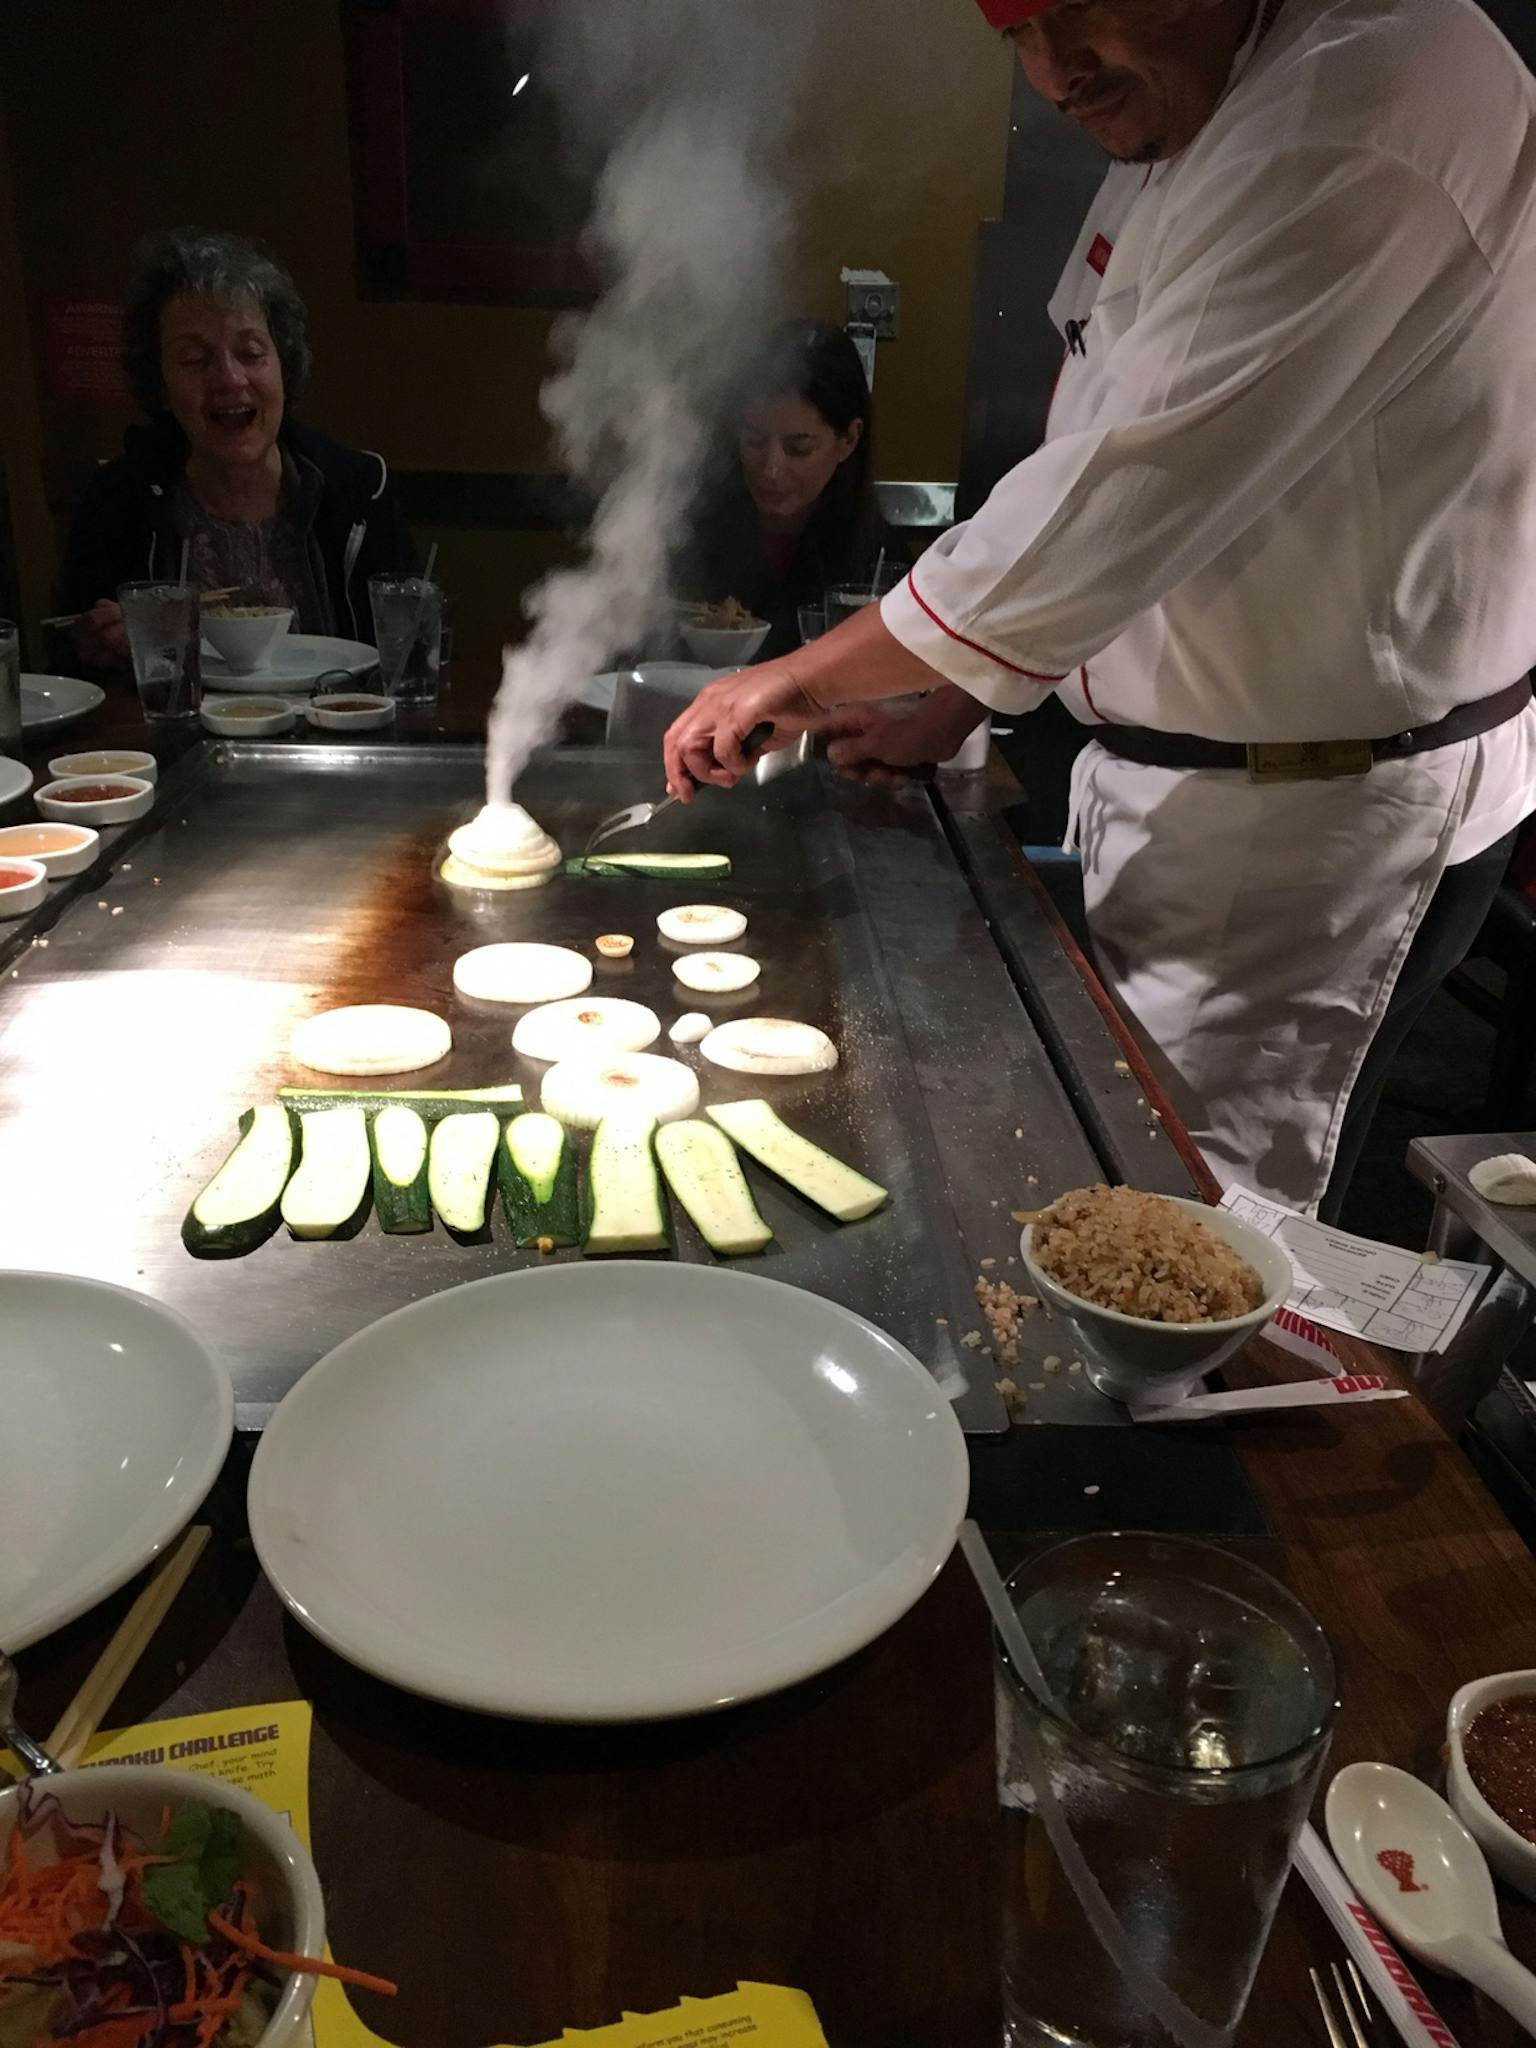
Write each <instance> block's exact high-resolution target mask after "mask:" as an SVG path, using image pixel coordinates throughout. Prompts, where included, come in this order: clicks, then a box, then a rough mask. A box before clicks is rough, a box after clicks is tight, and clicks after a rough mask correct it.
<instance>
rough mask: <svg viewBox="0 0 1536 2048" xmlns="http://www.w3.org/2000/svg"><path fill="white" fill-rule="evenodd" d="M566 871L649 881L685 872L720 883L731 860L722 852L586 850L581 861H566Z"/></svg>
mask: <svg viewBox="0 0 1536 2048" xmlns="http://www.w3.org/2000/svg"><path fill="white" fill-rule="evenodd" d="M565 872H566V873H567V874H568V875H599V876H605V877H608V878H609V879H612V878H615V877H618V876H621V875H640V876H642V877H644V878H645V879H646V880H649V881H652V882H675V881H677V880H678V879H679V878H680V877H682V876H684V875H687V876H689V877H690V878H691V879H692V880H694V881H699V882H723V881H724V880H725V878H726V876H727V875H728V874H729V873H730V872H731V863H730V858H729V856H728V855H727V854H723V853H589V854H585V855H584V856H583V857H582V858H581V859H580V860H568V861H567V862H566V864H565Z"/></svg>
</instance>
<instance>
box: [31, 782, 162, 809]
mask: <svg viewBox="0 0 1536 2048" xmlns="http://www.w3.org/2000/svg"><path fill="white" fill-rule="evenodd" d="M142 794H143V792H142V791H141V790H137V789H134V788H132V787H130V785H129V784H128V783H126V782H81V783H77V784H76V786H75V787H74V788H73V789H56V790H53V791H52V792H51V796H52V800H53V802H54V803H56V804H107V803H116V802H117V801H118V799H119V798H120V797H125V796H140V795H142Z"/></svg>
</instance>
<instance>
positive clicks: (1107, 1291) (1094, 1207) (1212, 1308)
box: [1032, 1187, 1264, 1323]
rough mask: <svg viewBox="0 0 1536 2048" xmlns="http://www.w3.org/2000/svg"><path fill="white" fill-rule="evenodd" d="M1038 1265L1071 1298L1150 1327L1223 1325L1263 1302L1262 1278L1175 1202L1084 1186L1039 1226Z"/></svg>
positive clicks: (1047, 1213)
mask: <svg viewBox="0 0 1536 2048" xmlns="http://www.w3.org/2000/svg"><path fill="white" fill-rule="evenodd" d="M1032 1248H1033V1253H1034V1258H1035V1262H1036V1264H1037V1265H1038V1266H1039V1267H1040V1268H1041V1270H1042V1271H1043V1272H1046V1273H1049V1274H1050V1276H1051V1278H1052V1279H1053V1280H1055V1281H1056V1282H1057V1284H1058V1285H1059V1286H1061V1287H1063V1288H1064V1289H1065V1290H1066V1292H1067V1293H1068V1294H1075V1295H1076V1296H1077V1297H1078V1299H1079V1300H1081V1301H1087V1302H1092V1303H1094V1304H1095V1305H1096V1306H1097V1307H1100V1308H1112V1309H1118V1310H1119V1312H1120V1313H1121V1314H1122V1315H1130V1316H1142V1317H1145V1318H1146V1320H1147V1321H1149V1322H1160V1323H1204V1322H1222V1321H1226V1320H1228V1319H1229V1318H1231V1317H1233V1316H1243V1315H1247V1314H1249V1313H1250V1312H1251V1311H1252V1310H1253V1309H1256V1308H1257V1307H1258V1306H1259V1304H1260V1302H1261V1301H1262V1300H1263V1299H1264V1286H1263V1282H1262V1281H1261V1280H1260V1278H1259V1276H1258V1274H1257V1273H1256V1272H1255V1271H1254V1270H1253V1268H1252V1267H1251V1266H1250V1265H1249V1264H1248V1262H1247V1260H1246V1259H1243V1258H1241V1257H1240V1256H1239V1255H1238V1253H1237V1252H1235V1251H1234V1250H1233V1248H1232V1247H1231V1245H1229V1244H1227V1243H1226V1242H1225V1241H1224V1240H1223V1239H1221V1238H1219V1237H1217V1235H1216V1234H1215V1232H1214V1231H1212V1230H1209V1229H1207V1227H1206V1226H1205V1224H1203V1223H1202V1222H1200V1220H1199V1219H1198V1217H1195V1216H1191V1215H1190V1214H1189V1213H1188V1211H1187V1210H1184V1209H1181V1208H1179V1206H1178V1205H1177V1203H1175V1202H1170V1201H1168V1200H1166V1199H1165V1198H1164V1197H1163V1196H1161V1195H1144V1194H1139V1193H1138V1192H1137V1191H1136V1190H1135V1189H1134V1188H1106V1187H1096V1188H1078V1189H1076V1190H1075V1191H1074V1192H1073V1193H1072V1194H1069V1195H1063V1196H1062V1197H1061V1198H1060V1200H1059V1201H1057V1202H1055V1203H1053V1204H1052V1206H1051V1207H1050V1208H1049V1209H1047V1210H1046V1211H1045V1213H1044V1214H1043V1215H1042V1216H1041V1217H1040V1219H1039V1221H1038V1222H1037V1223H1036V1225H1035V1229H1034V1237H1033V1239H1032Z"/></svg>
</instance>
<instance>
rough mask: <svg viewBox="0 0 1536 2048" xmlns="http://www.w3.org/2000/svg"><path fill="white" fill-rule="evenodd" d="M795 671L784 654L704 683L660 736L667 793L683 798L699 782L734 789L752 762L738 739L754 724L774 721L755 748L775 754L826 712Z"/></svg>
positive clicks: (690, 796)
mask: <svg viewBox="0 0 1536 2048" xmlns="http://www.w3.org/2000/svg"><path fill="white" fill-rule="evenodd" d="M794 671H795V657H794V656H793V655H789V656H786V657H785V659H784V660H782V661H765V662H764V663H762V665H761V666H760V667H758V668H748V669H743V670H742V672H741V674H740V675H738V676H723V677H722V678H721V679H720V681H719V682H718V683H706V684H705V686H704V688H703V689H702V690H700V692H699V694H698V696H697V697H695V698H694V700H693V702H692V703H691V704H690V705H689V706H688V709H687V710H686V711H685V712H684V713H683V715H682V716H681V718H679V719H678V720H677V721H676V722H675V724H674V725H673V726H672V728H671V730H670V731H669V732H668V734H667V736H666V738H665V740H663V742H662V754H663V757H664V759H665V761H666V764H667V789H668V791H669V792H670V794H672V795H673V796H676V797H680V798H681V799H682V801H683V802H684V803H685V804H686V803H690V802H692V800H693V797H694V796H695V794H696V793H697V790H698V788H699V786H700V785H701V784H703V783H709V784H711V785H712V786H713V787H714V788H716V789H734V788H735V786H736V784H737V783H738V782H740V780H741V778H742V777H743V776H744V775H745V774H746V773H747V772H748V771H749V769H750V768H751V766H752V762H751V761H750V760H748V758H747V756H746V755H745V754H744V753H743V752H742V746H741V743H742V741H743V740H744V739H745V738H746V737H747V735H748V733H750V732H752V731H753V730H754V729H755V728H756V727H757V726H759V725H771V726H772V727H773V732H772V735H771V737H770V738H769V739H768V741H767V742H766V743H765V744H764V745H763V746H762V747H761V748H760V749H759V753H760V754H776V753H778V751H779V750H780V748H782V747H787V746H790V745H792V744H793V743H794V741H796V740H797V739H799V737H800V735H801V734H802V733H803V732H809V731H810V729H811V727H812V726H813V725H814V724H815V723H816V721H817V719H819V718H821V717H823V716H824V715H825V714H824V713H823V712H822V710H821V708H820V706H819V705H817V704H814V703H812V701H811V699H810V698H809V697H807V696H806V694H805V692H804V691H803V690H802V689H801V687H800V685H799V683H798V682H797V681H796V680H795V673H794ZM754 758H755V757H754Z"/></svg>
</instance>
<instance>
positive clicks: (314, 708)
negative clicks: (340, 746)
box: [305, 690, 395, 732]
mask: <svg viewBox="0 0 1536 2048" xmlns="http://www.w3.org/2000/svg"><path fill="white" fill-rule="evenodd" d="M338 704H366V705H367V707H368V708H367V710H366V711H341V710H338V709H337V706H338ZM305 716H306V717H307V718H308V719H309V722H310V724H311V725H318V726H321V727H323V728H325V729H326V730H327V731H330V732H373V731H376V730H377V729H378V727H379V726H381V725H390V724H392V723H393V722H394V716H395V700H394V698H393V697H378V696H374V695H372V694H371V693H370V692H369V691H367V690H338V691H337V693H336V695H335V696H334V697H311V698H310V700H309V704H308V707H307V709H306V712H305Z"/></svg>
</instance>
